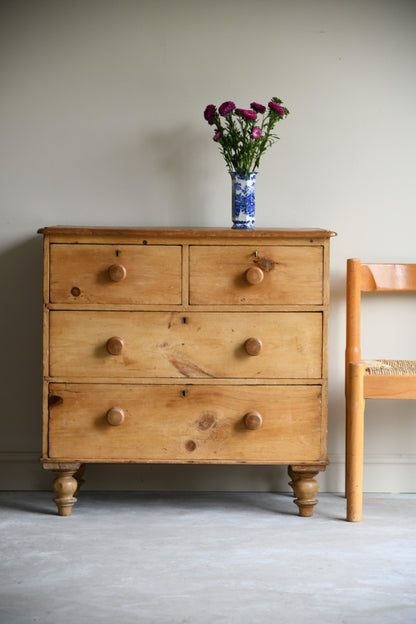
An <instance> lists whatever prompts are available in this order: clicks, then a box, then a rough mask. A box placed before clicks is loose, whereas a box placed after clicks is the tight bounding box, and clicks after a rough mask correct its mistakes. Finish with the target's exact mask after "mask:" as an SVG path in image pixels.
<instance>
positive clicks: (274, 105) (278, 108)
mask: <svg viewBox="0 0 416 624" xmlns="http://www.w3.org/2000/svg"><path fill="white" fill-rule="evenodd" d="M269 108H271V109H272V110H274V111H276V113H279V115H281V116H282V117H283V115H284V114H285V109H284V108H283V106H280V105H279V104H277V103H276V102H273V100H272V101H271V102H269Z"/></svg>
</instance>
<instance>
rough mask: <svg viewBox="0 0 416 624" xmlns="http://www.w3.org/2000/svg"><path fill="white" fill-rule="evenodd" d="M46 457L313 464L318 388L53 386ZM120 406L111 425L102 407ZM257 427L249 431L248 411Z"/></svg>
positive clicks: (318, 413) (316, 443) (316, 453)
mask: <svg viewBox="0 0 416 624" xmlns="http://www.w3.org/2000/svg"><path fill="white" fill-rule="evenodd" d="M50 394H51V396H53V397H55V396H57V397H60V399H61V400H59V401H57V400H55V401H54V402H53V403H52V406H51V410H50V456H51V457H63V458H66V459H67V460H70V459H74V460H75V459H76V460H81V461H84V460H88V459H95V460H105V459H107V458H108V459H117V458H124V459H136V460H138V461H141V460H145V459H149V460H162V461H167V460H169V461H171V460H176V461H181V460H193V461H196V460H198V459H205V460H210V459H212V460H221V459H226V460H234V461H236V462H242V461H244V460H247V461H254V460H256V459H258V458H261V459H262V460H263V461H267V462H272V463H273V462H279V461H280V462H284V463H288V462H295V461H297V460H303V461H305V460H310V461H318V460H320V459H322V457H321V400H320V399H321V387H320V386H289V387H288V386H272V387H270V386H259V387H256V386H254V387H250V388H247V387H241V386H234V387H232V386H214V387H212V386H211V387H206V386H191V387H190V386H180V385H176V386H172V385H170V386H141V387H139V388H138V387H137V386H135V385H130V386H121V387H120V386H118V385H116V384H109V385H106V386H100V385H88V384H79V385H67V384H51V388H50ZM114 407H117V408H119V409H122V410H123V411H124V414H125V418H124V422H123V423H122V424H120V425H119V426H111V425H110V424H109V423H108V421H107V412H108V410H110V409H111V408H114ZM253 410H255V411H257V412H259V413H260V414H261V416H262V421H263V422H262V425H261V426H260V427H259V428H258V429H256V430H249V429H248V428H247V427H246V425H245V422H244V417H245V415H246V414H247V413H249V412H251V411H253Z"/></svg>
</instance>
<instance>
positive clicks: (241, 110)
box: [235, 108, 257, 121]
mask: <svg viewBox="0 0 416 624" xmlns="http://www.w3.org/2000/svg"><path fill="white" fill-rule="evenodd" d="M235 112H236V113H239V114H240V115H242V116H243V117H245V118H246V119H252V120H253V121H256V119H257V113H255V112H254V111H252V110H250V109H246V108H236V109H235Z"/></svg>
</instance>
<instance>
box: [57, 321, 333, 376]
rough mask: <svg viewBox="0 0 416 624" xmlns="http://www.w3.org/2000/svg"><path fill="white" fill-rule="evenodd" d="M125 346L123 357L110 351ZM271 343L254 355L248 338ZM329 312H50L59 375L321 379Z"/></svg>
mask: <svg viewBox="0 0 416 624" xmlns="http://www.w3.org/2000/svg"><path fill="white" fill-rule="evenodd" d="M112 337H119V338H121V339H122V340H123V341H124V345H125V346H124V348H123V350H122V353H121V354H120V355H110V354H109V353H108V350H107V348H106V345H107V342H108V340H109V339H111V338H112ZM251 337H255V338H259V339H260V340H261V342H262V344H263V347H262V350H261V353H260V354H259V355H258V356H250V355H248V354H247V353H246V350H245V346H244V345H245V342H246V340H247V339H249V338H251ZM321 361H322V315H321V314H320V313H309V312H296V313H275V312H267V313H256V312H247V313H246V312H232V313H231V312H224V313H221V312H189V313H187V314H186V315H185V316H184V315H182V314H181V313H177V312H174V313H168V312H72V311H52V312H51V313H50V371H49V374H50V376H51V377H62V376H73V375H79V374H80V373H82V374H83V375H85V376H87V377H94V376H95V377H97V376H99V377H213V378H228V377H231V378H232V377H234V378H236V377H238V378H242V379H243V378H247V377H249V378H259V377H280V378H284V377H289V378H293V377H310V378H319V379H320V378H321V375H322V369H321Z"/></svg>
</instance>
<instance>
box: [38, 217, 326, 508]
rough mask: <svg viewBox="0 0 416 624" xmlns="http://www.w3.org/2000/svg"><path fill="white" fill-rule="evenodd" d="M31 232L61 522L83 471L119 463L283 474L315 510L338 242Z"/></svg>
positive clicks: (49, 456)
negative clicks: (275, 469)
mask: <svg viewBox="0 0 416 624" xmlns="http://www.w3.org/2000/svg"><path fill="white" fill-rule="evenodd" d="M40 232H41V233H42V234H43V235H44V289H43V293H44V343H43V344H44V369H43V370H44V391H43V395H44V400H43V406H44V408H43V451H42V462H43V465H44V467H45V468H46V469H51V470H54V471H55V472H56V474H57V478H56V479H55V482H54V490H55V492H56V494H57V497H56V499H55V502H56V504H57V506H58V511H59V513H60V515H70V513H71V508H72V505H73V503H74V502H75V500H76V495H77V493H78V491H79V487H80V483H81V482H83V481H84V480H83V479H81V476H82V475H83V469H84V464H88V463H114V462H119V463H123V462H135V463H149V462H154V463H213V464H214V463H217V464H218V463H223V464H230V463H234V464H246V463H250V464H259V465H261V464H275V465H279V464H286V465H289V467H290V476H291V480H292V481H291V482H292V483H293V487H294V491H295V494H296V496H297V499H296V501H295V502H296V504H297V506H298V507H299V510H300V514H301V515H304V516H307V515H311V514H312V509H313V506H314V505H315V503H316V500H315V493H316V491H317V488H318V486H317V484H316V481H314V479H313V477H314V476H315V475H316V474H317V473H318V472H319V471H320V470H322V469H324V468H325V466H326V464H327V463H328V460H327V455H326V439H327V433H326V429H327V336H328V301H329V240H330V237H331V236H333V235H334V234H333V232H330V231H326V230H273V229H270V230H254V231H245V232H244V231H240V230H227V229H221V228H102V227H101V228H92V227H85V228H81V227H47V228H42V229H41V230H40ZM311 484H316V486H315V485H312V486H311ZM308 492H311V494H308Z"/></svg>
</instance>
